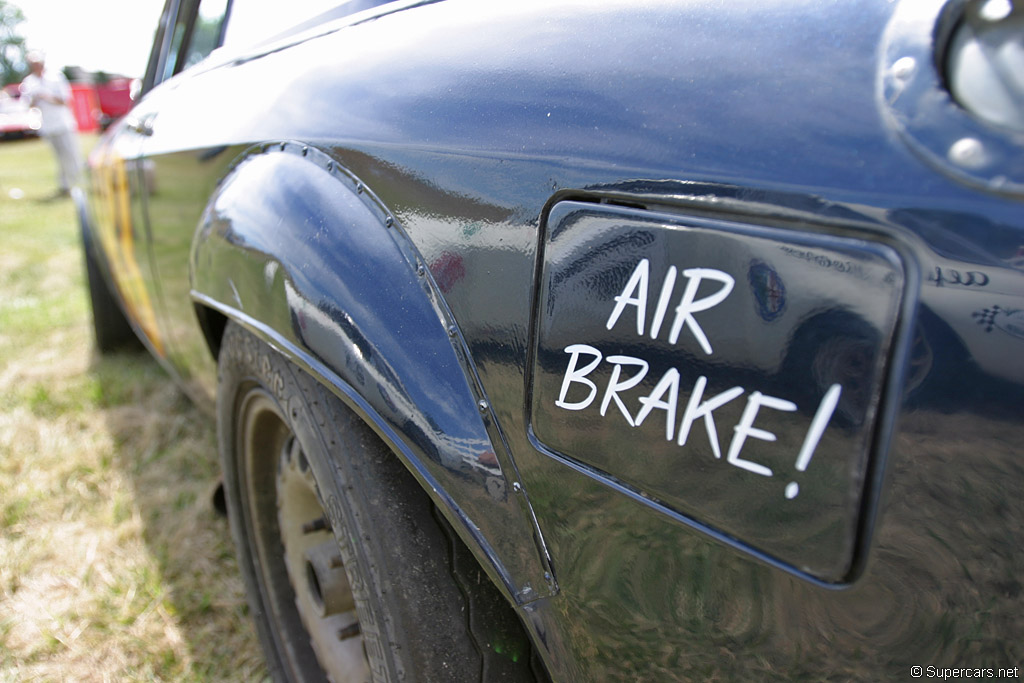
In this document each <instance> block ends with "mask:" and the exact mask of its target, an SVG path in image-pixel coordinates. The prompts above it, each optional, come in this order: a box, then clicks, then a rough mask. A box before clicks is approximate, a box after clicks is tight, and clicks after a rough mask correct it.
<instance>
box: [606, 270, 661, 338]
mask: <svg viewBox="0 0 1024 683" xmlns="http://www.w3.org/2000/svg"><path fill="white" fill-rule="evenodd" d="M650 279H651V264H650V261H648V260H647V259H641V260H640V263H638V264H636V268H634V269H633V274H632V275H630V276H629V282H627V283H626V286H625V287H623V288H622V293H621V294H619V295H618V296H617V297H615V308H613V309H612V314H611V315H610V316H608V322H607V323H605V328H606V329H609V330H610V329H612V328H613V327H615V323H617V322H618V321H619V316H620V315H622V312H623V311H624V310H626V306H629V305H630V304H632V305H633V306H636V333H637V334H638V335H641V336H643V333H644V321H645V320H646V319H647V283H648V282H649V281H650Z"/></svg>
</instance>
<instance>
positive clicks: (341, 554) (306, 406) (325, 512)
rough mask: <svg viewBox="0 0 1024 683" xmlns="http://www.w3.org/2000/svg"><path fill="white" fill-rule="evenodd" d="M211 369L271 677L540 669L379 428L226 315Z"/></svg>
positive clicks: (509, 674)
mask: <svg viewBox="0 0 1024 683" xmlns="http://www.w3.org/2000/svg"><path fill="white" fill-rule="evenodd" d="M219 364H220V369H219V384H218V395H217V418H218V444H219V447H220V452H221V458H222V463H223V467H224V484H225V494H226V499H227V506H228V516H229V518H230V520H231V527H232V531H233V534H234V537H235V541H236V544H237V547H238V556H239V565H240V568H241V573H242V577H243V579H244V581H245V585H246V590H247V593H248V597H249V603H250V607H251V608H252V612H253V616H254V618H255V621H256V626H257V630H258V633H259V636H260V639H261V641H262V644H263V648H264V651H265V653H266V657H267V662H268V666H269V667H270V670H271V673H272V674H273V676H274V678H275V679H277V680H289V681H312V680H324V678H325V673H324V671H325V670H326V671H327V672H328V673H329V674H330V678H331V679H332V680H334V681H335V683H342V681H350V680H359V681H361V680H366V679H367V678H369V677H372V680H374V681H399V680H402V681H414V680H422V681H459V682H462V681H520V680H534V676H533V671H532V670H531V664H532V661H531V659H532V657H531V654H530V643H529V640H528V638H527V636H526V634H525V632H524V630H523V628H522V625H521V624H520V623H519V621H518V618H517V617H516V615H515V612H514V610H513V608H512V607H511V606H510V605H509V603H508V602H506V601H505V600H504V598H503V597H502V596H501V595H500V594H499V593H498V591H497V589H496V588H495V586H494V585H493V584H491V583H490V581H489V580H488V578H487V577H486V575H485V574H484V573H483V572H482V570H481V568H480V567H479V566H478V565H477V564H476V562H475V560H474V558H473V557H472V555H470V553H469V551H468V550H467V549H466V548H465V547H464V546H463V545H462V544H461V543H460V541H459V540H458V539H457V538H456V537H455V536H454V534H453V532H452V530H451V528H450V527H449V526H448V525H447V523H446V522H445V520H444V519H443V518H442V517H441V515H440V514H439V513H438V511H437V510H436V509H435V508H434V506H433V504H432V502H431V500H430V498H429V497H428V496H427V495H426V494H425V492H424V491H423V490H422V489H421V488H420V486H419V484H418V483H417V482H416V480H415V479H414V478H413V477H412V476H411V474H410V473H409V472H408V471H407V470H406V469H405V467H404V465H403V464H402V463H401V461H399V459H398V458H397V457H396V456H395V455H394V454H393V453H392V452H391V451H390V450H389V449H388V448H387V447H386V446H385V445H384V444H383V443H382V442H381V441H380V439H379V438H378V437H377V436H376V434H375V433H374V432H373V431H372V430H371V429H370V428H369V427H367V425H366V424H365V423H363V421H362V420H361V419H360V418H359V417H358V416H356V415H355V414H354V413H353V412H352V411H351V410H349V409H348V408H347V407H346V406H345V405H344V404H343V403H342V402H341V401H340V400H339V399H338V398H337V397H336V396H334V395H333V394H331V393H330V392H328V391H326V390H325V389H324V388H323V387H322V386H321V385H320V384H318V383H317V382H316V381H315V380H313V379H312V378H311V377H310V376H309V375H307V374H306V373H304V372H302V371H301V370H299V369H298V368H296V367H294V366H293V365H291V364H290V363H289V362H288V361H287V360H285V359H284V358H283V357H282V356H281V355H279V354H278V353H276V352H275V351H273V350H272V349H271V348H270V347H269V346H268V345H267V344H265V343H264V342H262V341H260V340H258V339H257V338H255V337H254V336H253V335H252V334H250V333H249V332H247V331H245V330H243V329H242V328H241V327H239V326H237V325H235V324H234V323H229V324H228V326H227V328H226V330H225V334H224V337H223V340H222V344H221V352H220V359H219ZM307 517H308V518H309V519H306V518H307ZM321 519H323V521H320V520H321ZM328 556H329V557H328ZM332 558H333V560H332ZM339 565H340V566H339ZM470 587H471V589H470ZM321 664H323V666H322V667H321Z"/></svg>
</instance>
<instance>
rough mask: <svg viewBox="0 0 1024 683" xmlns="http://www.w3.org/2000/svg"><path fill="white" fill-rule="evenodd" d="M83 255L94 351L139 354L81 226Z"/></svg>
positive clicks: (128, 327) (86, 234) (136, 340)
mask: <svg viewBox="0 0 1024 683" xmlns="http://www.w3.org/2000/svg"><path fill="white" fill-rule="evenodd" d="M79 227H80V231H81V236H82V254H83V257H84V260H85V277H86V281H87V283H88V286H89V302H90V303H91V305H92V327H93V335H94V338H95V340H96V349H97V350H98V351H99V352H100V353H101V354H105V353H111V352H113V351H119V350H138V349H141V348H142V343H141V342H140V341H139V338H138V337H137V336H135V331H134V330H132V326H131V324H130V323H129V322H128V318H126V317H125V315H124V312H123V311H122V310H121V306H120V305H119V304H118V301H117V298H116V297H115V296H114V294H113V293H112V292H111V291H110V288H109V287H108V286H107V281H106V279H105V278H104V277H103V271H102V270H100V264H99V261H98V259H97V256H96V246H95V245H94V244H93V241H92V235H91V234H90V232H89V228H88V227H87V226H86V225H85V224H84V223H80V226H79Z"/></svg>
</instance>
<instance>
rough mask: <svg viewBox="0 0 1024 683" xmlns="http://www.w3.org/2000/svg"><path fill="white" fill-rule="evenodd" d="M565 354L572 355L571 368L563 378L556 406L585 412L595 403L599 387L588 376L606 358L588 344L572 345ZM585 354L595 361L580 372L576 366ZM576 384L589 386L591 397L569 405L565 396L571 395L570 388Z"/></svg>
mask: <svg viewBox="0 0 1024 683" xmlns="http://www.w3.org/2000/svg"><path fill="white" fill-rule="evenodd" d="M565 352H566V353H568V354H571V357H570V358H569V366H568V367H567V368H566V370H565V377H563V378H562V390H561V391H560V392H559V393H558V400H557V401H555V405H556V406H558V407H559V408H565V409H566V410H583V409H584V408H586V407H587V406H589V405H590V404H591V403H592V402H593V401H594V397H595V396H597V385H596V384H594V383H593V382H591V381H590V380H589V379H587V375H589V374H590V373H591V372H593V370H594V368H596V367H597V366H598V365H599V364H600V363H601V359H602V358H604V356H603V355H602V354H601V352H600V351H598V350H597V349H595V348H594V347H593V346H590V345H588V344H572V345H571V346H567V347H565ZM584 353H586V354H590V355H592V356H594V359H593V360H592V361H591V362H590V364H589V365H587V366H586V367H584V368H583V369H580V370H578V369H577V368H576V364H577V363H578V362H579V359H580V355H582V354H584ZM574 382H576V383H580V384H585V385H587V386H589V387H590V395H589V396H587V398H585V399H584V400H582V401H576V402H575V403H569V402H567V401H566V400H565V395H566V394H568V393H569V387H570V386H572V384H573V383H574Z"/></svg>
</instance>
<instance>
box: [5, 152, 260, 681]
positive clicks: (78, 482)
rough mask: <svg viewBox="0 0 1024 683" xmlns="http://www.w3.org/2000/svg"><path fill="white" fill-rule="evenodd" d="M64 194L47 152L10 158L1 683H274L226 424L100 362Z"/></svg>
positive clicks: (151, 382)
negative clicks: (219, 492)
mask: <svg viewBox="0 0 1024 683" xmlns="http://www.w3.org/2000/svg"><path fill="white" fill-rule="evenodd" d="M93 141H94V139H92V138H85V139H83V141H82V142H83V146H84V147H88V146H89V145H90V144H92V142H93ZM54 177H55V168H54V161H53V158H52V154H51V152H50V150H49V148H48V146H47V145H46V143H45V142H43V141H40V140H30V141H17V142H3V143H0V681H24V680H45V681H51V680H53V681H58V680H75V681H94V680H95V681H103V680H189V681H192V680H201V681H203V680H211V681H216V680H231V681H238V680H254V679H255V680H260V679H262V678H265V677H266V672H265V669H264V666H263V662H262V655H261V653H260V651H259V646H258V643H257V642H256V638H255V634H254V631H253V628H252V626H251V623H250V620H249V617H248V614H247V610H246V607H245V598H244V594H243V589H242V585H241V580H240V579H239V577H238V574H237V569H236V565H235V560H234V551H233V547H232V543H231V538H230V532H229V529H228V525H227V521H226V520H225V519H223V518H221V517H219V516H217V515H216V513H215V512H214V510H213V507H212V505H211V502H210V501H211V495H212V493H213V491H214V487H215V485H216V480H217V476H218V469H219V467H218V464H217V456H216V446H215V439H214V434H213V423H212V420H211V419H210V418H208V417H207V416H206V415H204V414H202V413H200V412H198V411H197V410H196V409H195V408H193V407H192V405H191V404H190V403H189V402H188V400H187V399H186V398H185V397H184V395H183V394H181V393H180V392H179V391H178V390H177V389H176V388H175V387H174V386H173V385H172V384H171V382H170V380H169V378H168V376H167V375H166V374H165V373H164V371H163V370H162V369H161V368H160V367H159V366H158V365H157V364H156V363H155V362H154V361H152V360H151V359H150V358H149V357H148V356H147V355H146V354H144V353H122V354H117V355H113V356H109V357H103V358H101V357H99V356H98V355H97V353H96V352H95V351H94V350H93V344H92V334H91V322H90V315H91V314H90V310H89V304H88V299H87V294H86V292H85V289H84V274H83V268H82V256H81V252H80V249H79V241H78V227H77V222H76V220H75V214H74V208H73V205H72V202H71V201H70V200H68V199H60V200H55V201H46V197H48V196H49V195H50V194H51V193H52V192H53V190H54V189H55V180H54Z"/></svg>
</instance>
